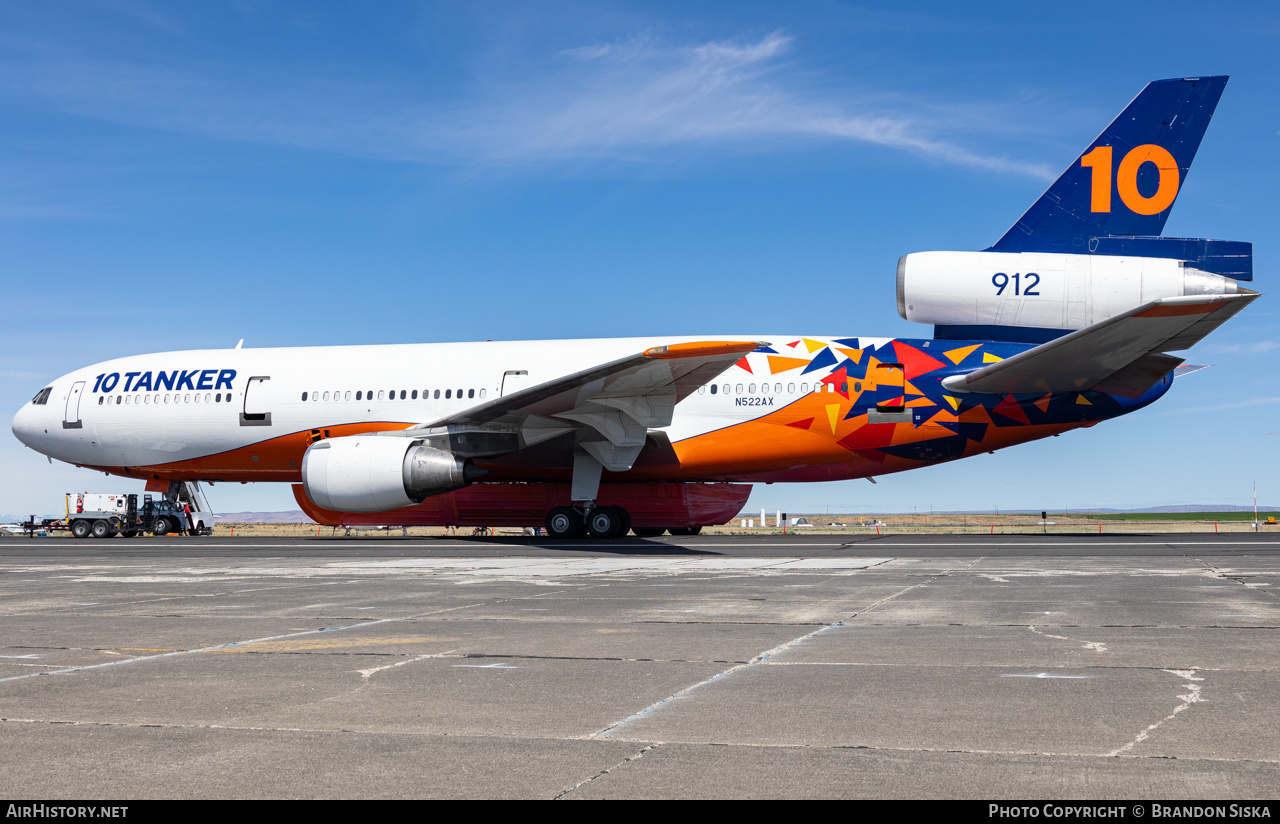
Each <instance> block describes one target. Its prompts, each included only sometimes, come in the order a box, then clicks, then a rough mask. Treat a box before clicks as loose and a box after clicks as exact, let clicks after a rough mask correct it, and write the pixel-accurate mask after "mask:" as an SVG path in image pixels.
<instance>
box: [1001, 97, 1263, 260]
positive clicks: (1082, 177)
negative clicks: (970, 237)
mask: <svg viewBox="0 0 1280 824" xmlns="http://www.w3.org/2000/svg"><path fill="white" fill-rule="evenodd" d="M1226 83H1227V77H1226V76H1225V75H1222V76H1217V77H1189V78H1182V79H1177V80H1156V81H1154V82H1152V83H1148V84H1147V86H1146V88H1144V89H1143V90H1142V91H1141V92H1140V93H1139V94H1138V96H1137V97H1135V98H1134V99H1133V102H1131V103H1130V104H1129V105H1128V106H1127V107H1126V108H1125V110H1124V111H1123V112H1121V113H1120V116H1119V117H1117V118H1116V119H1115V120H1114V121H1112V123H1111V125H1110V126H1108V127H1107V128H1106V129H1105V130H1103V132H1102V134H1101V135H1099V136H1098V138H1097V139H1096V140H1094V141H1093V143H1091V144H1090V145H1089V149H1088V150H1087V151H1086V152H1084V153H1083V154H1082V155H1081V156H1080V157H1079V158H1077V159H1076V161H1075V162H1073V163H1072V164H1071V166H1070V167H1069V168H1068V169H1067V170H1066V171H1065V172H1063V173H1062V176H1061V177H1059V178H1058V180H1057V181H1056V182H1055V183H1054V184H1053V185H1052V186H1050V187H1049V190H1048V191H1046V192H1045V193H1044V194H1043V195H1041V196H1040V199H1039V200H1037V201H1036V202H1035V203H1034V204H1033V205H1032V206H1031V208H1030V209H1028V210H1027V213H1026V214H1024V215H1023V216H1022V217H1021V218H1020V219H1019V220H1018V222H1017V223H1015V224H1014V225H1013V227H1012V228H1011V229H1009V231H1008V232H1006V233H1005V235H1004V237H1002V238H1000V240H998V241H997V242H996V244H995V245H994V246H992V247H991V249H990V251H996V252H1059V253H1075V254H1108V253H1110V254H1116V252H1115V251H1110V248H1100V246H1103V247H1106V246H1107V244H1106V243H1102V244H1100V243H1099V242H1098V241H1099V239H1100V238H1107V237H1113V236H1117V235H1120V236H1145V237H1147V238H1151V239H1155V236H1158V235H1159V234H1160V233H1161V232H1162V231H1163V230H1164V224H1165V221H1166V220H1168V218H1169V212H1170V210H1171V209H1172V208H1173V204H1174V202H1175V201H1176V199H1177V196H1178V194H1179V192H1180V191H1181V189H1182V186H1183V184H1184V183H1185V181H1186V179H1187V171H1188V170H1189V169H1190V168H1191V161H1192V160H1194V159H1195V156H1196V150H1197V149H1199V148H1200V139H1201V138H1202V137H1204V132H1205V129H1206V128H1208V126H1209V120H1210V118H1211V117H1213V110H1214V108H1215V107H1217V105H1218V99H1219V98H1220V97H1221V96H1222V90H1223V88H1224V87H1225V86H1226ZM1090 246H1092V247H1093V248H1090ZM1112 246H1114V244H1112ZM1232 252H1234V253H1235V255H1239V254H1240V252H1239V251H1237V250H1232ZM1148 254H1151V253H1150V252H1148ZM1151 256H1153V257H1183V255H1182V254H1175V253H1173V252H1172V251H1170V252H1169V253H1163V250H1162V251H1160V252H1156V253H1155V254H1152V255H1151ZM1191 259H1192V260H1195V257H1192V258H1191ZM1249 275H1250V276H1251V275H1252V272H1250V273H1249ZM1237 277H1238V275H1237Z"/></svg>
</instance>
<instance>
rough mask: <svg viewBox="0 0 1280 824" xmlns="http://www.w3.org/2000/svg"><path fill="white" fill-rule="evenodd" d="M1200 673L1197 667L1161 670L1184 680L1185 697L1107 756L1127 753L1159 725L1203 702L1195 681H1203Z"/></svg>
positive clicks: (1181, 696)
mask: <svg viewBox="0 0 1280 824" xmlns="http://www.w3.org/2000/svg"><path fill="white" fill-rule="evenodd" d="M1201 671H1202V670H1201V669H1200V668H1199V667H1192V668H1191V669H1185V670H1171V669H1166V670H1161V672H1167V673H1169V674H1170V675H1176V676H1178V677H1179V678H1182V679H1185V683H1184V686H1185V687H1186V688H1187V693H1186V694H1185V695H1179V696H1178V698H1180V699H1181V700H1182V703H1181V704H1179V705H1178V706H1176V707H1174V708H1173V712H1171V713H1169V714H1168V715H1166V716H1165V717H1164V718H1161V719H1160V720H1159V721H1157V722H1155V723H1154V724H1150V725H1148V726H1147V728H1146V729H1145V730H1142V731H1141V732H1139V733H1138V734H1137V736H1135V737H1134V739H1133V740H1132V741H1130V742H1129V743H1128V744H1125V745H1124V746H1123V747H1120V748H1119V749H1116V750H1112V751H1111V752H1109V753H1107V755H1112V756H1116V755H1122V754H1124V753H1126V752H1128V751H1129V750H1131V749H1133V748H1134V747H1136V746H1138V745H1139V744H1141V743H1142V742H1143V741H1146V740H1147V738H1148V737H1150V735H1151V733H1153V732H1155V731H1156V729H1157V728H1158V727H1159V726H1160V725H1161V724H1163V723H1164V722H1166V721H1170V720H1172V719H1173V718H1175V717H1177V715H1178V713H1180V712H1183V711H1184V710H1187V709H1189V708H1190V707H1191V705H1192V704H1198V703H1200V702H1201V701H1203V700H1204V698H1202V697H1201V696H1200V684H1197V683H1196V682H1197V681H1203V680H1204V679H1203V678H1198V677H1196V673H1197V672H1201Z"/></svg>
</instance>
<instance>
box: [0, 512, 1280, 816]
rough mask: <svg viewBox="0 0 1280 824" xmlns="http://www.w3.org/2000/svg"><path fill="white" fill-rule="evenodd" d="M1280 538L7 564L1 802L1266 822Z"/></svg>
mask: <svg viewBox="0 0 1280 824" xmlns="http://www.w3.org/2000/svg"><path fill="white" fill-rule="evenodd" d="M1277 588H1280V536H1273V535H1268V534H1265V533H1264V534H1262V535H1240V534H1234V535H1222V536H1204V535H1170V534H1161V535H1151V536H1143V535H1113V536H1089V535H1082V536H1062V535H1053V536H1035V535H1008V536H981V535H978V536H974V535H964V536H945V535H928V536H919V537H903V536H885V537H883V538H876V537H875V536H859V537H857V538H844V537H842V536H790V535H788V536H771V537H770V536H759V537H740V536H725V537H712V536H693V537H686V538H665V539H661V540H641V539H629V540H622V541H614V542H600V541H591V540H586V541H577V542H568V543H554V542H550V541H538V540H535V539H493V540H488V539H422V538H395V537H393V538H373V537H364V538H359V539H349V540H348V539H342V538H308V539H255V538H238V539H225V538H195V539H191V538H171V539H146V540H130V541H126V540H123V539H115V540H102V541H93V540H84V541H74V540H70V539H65V540H64V539H34V540H28V539H21V538H13V539H4V540H0V796H3V797H7V798H27V799H35V800H42V801H52V800H56V799H62V798H77V799H113V798H122V799H134V798H139V799H140V798H331V797H333V798H413V797H432V798H454V797H457V798H469V797H483V798H507V797H521V798H528V797H531V798H687V797H698V798H792V797H795V798H813V797H889V798H978V799H1019V798H1022V799H1034V798H1076V799H1131V798H1159V799H1166V798H1167V799H1175V798H1185V799H1229V800H1240V799H1250V798H1272V797H1274V796H1275V795H1276V790H1277V788H1278V787H1280V745H1278V744H1277V743H1276V742H1277V741H1280V683H1277V680H1278V676H1277V673H1278V672H1280V601H1278V600H1277V598H1278V593H1277V592H1276V590H1277Z"/></svg>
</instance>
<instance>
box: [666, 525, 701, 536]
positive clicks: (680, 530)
mask: <svg viewBox="0 0 1280 824" xmlns="http://www.w3.org/2000/svg"><path fill="white" fill-rule="evenodd" d="M667 531H668V532H670V533H671V534H672V535H697V534H698V533H699V532H701V531H702V527H701V526H673V527H670V528H668V529H667Z"/></svg>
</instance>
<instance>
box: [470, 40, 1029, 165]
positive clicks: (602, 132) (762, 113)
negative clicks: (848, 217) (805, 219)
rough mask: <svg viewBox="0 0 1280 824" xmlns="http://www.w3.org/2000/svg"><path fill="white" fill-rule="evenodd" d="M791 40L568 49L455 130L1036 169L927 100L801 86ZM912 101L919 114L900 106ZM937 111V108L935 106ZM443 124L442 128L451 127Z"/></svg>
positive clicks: (521, 146) (526, 145) (547, 140)
mask: <svg viewBox="0 0 1280 824" xmlns="http://www.w3.org/2000/svg"><path fill="white" fill-rule="evenodd" d="M793 45H794V44H793V41H792V39H791V38H789V37H786V36H784V35H782V34H780V33H773V34H770V35H767V36H765V37H763V38H761V39H759V40H755V41H751V40H742V41H715V42H709V43H703V44H700V45H696V46H670V45H667V44H663V43H660V42H655V41H653V40H650V39H647V38H641V39H636V40H632V41H628V42H624V43H613V44H606V45H597V46H589V47H582V48H577V49H573V50H570V51H567V52H565V53H564V57H565V58H566V59H567V61H568V63H569V65H567V66H565V67H564V69H563V70H562V71H561V72H560V73H559V74H557V75H555V76H554V77H544V78H540V79H537V80H535V81H531V82H529V83H526V84H521V85H520V86H519V87H516V88H511V89H508V90H506V92H505V93H504V94H500V95H498V96H497V99H495V100H493V101H491V102H489V103H488V104H486V105H482V106H480V107H478V108H476V109H472V110H469V111H465V112H462V113H461V116H460V121H461V123H462V127H461V128H460V129H459V130H458V131H456V132H452V133H453V134H456V135H457V136H459V137H461V138H464V139H465V140H467V141H468V142H474V143H475V144H476V145H481V146H486V147H487V153H489V154H490V155H491V156H493V157H495V158H504V159H511V160H520V159H533V158H580V157H608V156H618V155H634V154H637V153H640V154H644V153H646V152H648V150H652V149H655V148H661V147H672V146H679V145H701V146H725V145H730V146H751V145H761V144H770V145H773V146H776V145H777V144H778V143H779V142H782V141H791V142H795V141H796V140H809V141H812V140H815V139H816V140H836V141H853V142H861V143H872V144H876V145H880V146H887V147H890V148H895V149H901V150H905V151H908V152H913V153H915V154H919V155H923V156H925V157H928V158H930V159H933V160H936V161H940V162H943V163H949V164H955V165H960V166H969V167H975V168H982V169H989V170H994V171H1000V172H1007V173H1012V174H1018V175H1029V176H1032V177H1037V178H1048V177H1050V176H1051V175H1052V170H1051V169H1050V168H1049V167H1047V166H1045V165H1044V164H1040V163H1032V162H1026V161H1021V160H1016V159H1011V158H1007V157H1002V156H996V155H988V154H984V153H981V152H978V151H974V150H971V149H968V148H965V147H963V146H960V145H957V144H954V143H951V142H948V141H946V140H943V139H940V138H938V137H937V136H936V132H937V131H939V130H941V128H943V127H945V125H946V124H945V123H941V122H936V121H935V122H930V120H929V114H926V112H925V110H924V107H923V106H921V105H919V104H915V105H913V104H912V103H911V101H909V100H907V99H906V98H900V99H898V100H897V101H896V104H897V105H896V106H895V105H886V103H885V102H884V101H883V99H881V100H880V101H878V102H873V101H874V98H873V97H872V96H869V95H867V94H866V93H865V92H863V93H862V94H860V95H859V96H858V98H860V99H858V98H853V99H849V96H848V95H840V96H839V97H840V100H839V101H837V99H836V95H832V94H831V93H830V92H829V91H824V90H820V89H812V88H805V87H804V84H802V83H800V82H799V81H798V80H797V79H796V77H795V75H796V74H797V72H796V71H795V63H794V61H793V60H791V59H789V58H790V57H791V56H792V54H793V52H794V49H793ZM903 108H916V109H917V110H919V113H917V114H904V113H902V111H901V109H903ZM931 114H934V115H935V116H936V112H933V113H931ZM450 131H451V130H450V129H448V128H446V130H445V133H446V134H447V133H450Z"/></svg>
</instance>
